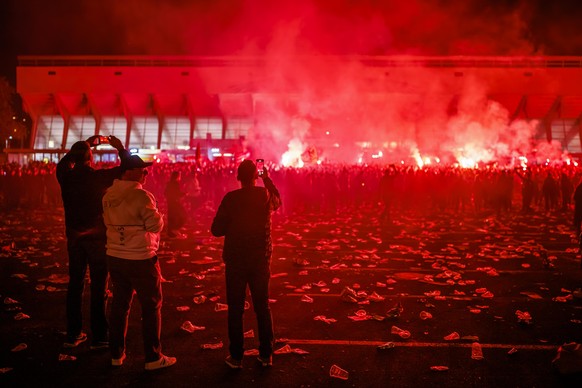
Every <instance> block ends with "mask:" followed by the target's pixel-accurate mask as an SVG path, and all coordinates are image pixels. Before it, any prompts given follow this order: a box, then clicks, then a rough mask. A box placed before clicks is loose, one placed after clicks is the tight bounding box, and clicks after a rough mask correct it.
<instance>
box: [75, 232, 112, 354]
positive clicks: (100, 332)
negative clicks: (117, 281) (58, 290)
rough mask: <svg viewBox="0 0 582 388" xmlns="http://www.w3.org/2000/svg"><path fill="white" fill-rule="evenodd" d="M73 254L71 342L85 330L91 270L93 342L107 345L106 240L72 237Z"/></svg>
mask: <svg viewBox="0 0 582 388" xmlns="http://www.w3.org/2000/svg"><path fill="white" fill-rule="evenodd" d="M67 251H68V254H69V285H68V287H67V338H68V340H74V338H75V337H77V336H78V335H79V334H81V331H82V327H83V314H82V307H83V292H84V290H85V275H86V274H87V266H88V267H89V277H90V279H91V333H92V334H93V342H99V341H107V331H108V326H107V318H106V316H105V302H106V300H107V296H106V295H107V294H106V290H107V262H106V254H105V241H104V240H99V239H97V240H85V239H79V238H73V237H70V238H69V239H68V240H67Z"/></svg>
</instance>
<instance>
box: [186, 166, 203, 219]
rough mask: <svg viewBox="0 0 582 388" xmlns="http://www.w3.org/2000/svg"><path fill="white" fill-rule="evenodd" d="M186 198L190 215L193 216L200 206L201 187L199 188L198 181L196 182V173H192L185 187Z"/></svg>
mask: <svg viewBox="0 0 582 388" xmlns="http://www.w3.org/2000/svg"><path fill="white" fill-rule="evenodd" d="M186 198H187V199H188V205H189V210H190V214H191V215H192V216H193V215H194V214H195V213H196V211H197V210H198V208H200V206H201V205H202V200H203V199H202V187H201V186H200V181H199V180H198V172H197V171H193V172H192V174H191V176H190V179H189V181H188V183H187V186H186Z"/></svg>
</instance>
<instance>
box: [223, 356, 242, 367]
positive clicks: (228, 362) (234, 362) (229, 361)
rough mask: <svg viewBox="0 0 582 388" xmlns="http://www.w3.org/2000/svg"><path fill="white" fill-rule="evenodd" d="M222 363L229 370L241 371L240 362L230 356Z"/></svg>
mask: <svg viewBox="0 0 582 388" xmlns="http://www.w3.org/2000/svg"><path fill="white" fill-rule="evenodd" d="M224 363H225V364H226V365H228V366H229V368H231V369H242V360H236V359H234V358H232V356H228V357H226V359H225V360H224Z"/></svg>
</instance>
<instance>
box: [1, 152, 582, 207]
mask: <svg viewBox="0 0 582 388" xmlns="http://www.w3.org/2000/svg"><path fill="white" fill-rule="evenodd" d="M111 165H114V163H113V164H112V163H96V166H97V167H98V168H99V167H104V166H111ZM55 167H56V164H55V163H43V162H36V161H35V162H31V163H28V164H26V165H19V164H16V163H7V164H0V208H2V209H4V210H8V209H17V208H31V209H38V208H43V207H49V208H54V207H58V206H61V198H60V191H59V186H58V183H57V181H56V178H55ZM269 168H270V173H271V176H272V177H273V180H275V181H276V182H278V187H279V190H280V192H281V195H282V196H283V197H284V198H285V199H286V201H285V203H284V205H283V207H282V212H283V214H289V215H290V214H295V213H304V212H307V213H309V212H321V213H330V214H338V213H341V212H343V211H345V210H349V209H357V208H362V207H377V209H378V214H379V215H380V214H381V215H382V217H385V218H388V217H389V215H390V214H391V213H402V212H416V213H420V214H433V213H435V212H459V213H474V214H479V213H480V212H487V211H493V212H496V213H497V214H508V213H516V212H523V213H535V212H537V213H539V212H544V213H548V212H550V213H551V212H558V213H559V212H564V211H568V210H572V209H573V202H572V197H573V193H574V188H575V187H576V186H577V185H578V184H579V182H580V180H581V177H582V169H580V168H578V167H575V166H573V165H563V166H545V165H536V166H528V168H527V169H526V170H524V169H522V168H511V169H504V168H495V167H491V168H489V167H488V168H479V169H467V168H459V167H453V166H438V167H437V166H425V167H423V168H419V167H416V166H404V165H389V166H386V165H384V166H382V165H339V164H333V165H331V164H322V165H313V166H306V167H302V168H295V167H281V166H276V165H271V166H269ZM150 170H151V174H150V175H149V177H148V181H147V184H146V189H147V190H149V191H151V192H152V193H153V194H154V195H155V196H156V198H158V200H159V201H160V202H161V203H160V207H161V208H162V209H163V210H164V211H165V210H166V209H167V204H166V203H165V202H166V201H165V199H164V198H165V189H166V187H167V185H168V182H169V181H170V177H171V176H172V173H174V172H179V173H180V176H181V180H180V182H179V188H180V190H181V191H182V192H183V196H182V201H183V206H184V208H185V209H186V211H188V212H189V214H195V213H196V212H197V211H199V210H200V209H203V208H207V209H212V210H213V209H216V207H217V206H218V204H219V202H220V199H221V198H222V197H223V196H224V194H225V193H227V192H228V191H230V190H233V189H235V188H236V187H237V181H236V171H235V170H236V163H232V164H229V165H225V164H224V163H218V162H215V163H211V162H206V163H204V164H203V165H198V164H196V163H156V164H154V165H153V166H152V167H151V169H150Z"/></svg>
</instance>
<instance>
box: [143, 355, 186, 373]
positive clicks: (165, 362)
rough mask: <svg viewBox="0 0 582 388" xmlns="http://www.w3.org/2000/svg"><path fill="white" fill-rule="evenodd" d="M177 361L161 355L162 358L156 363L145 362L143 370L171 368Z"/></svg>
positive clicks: (174, 358)
mask: <svg viewBox="0 0 582 388" xmlns="http://www.w3.org/2000/svg"><path fill="white" fill-rule="evenodd" d="M176 361H178V360H177V359H176V357H168V356H164V355H163V354H162V357H160V359H159V360H158V361H152V362H146V364H145V369H146V370H156V369H161V368H167V367H169V366H172V365H174V364H175V363H176Z"/></svg>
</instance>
